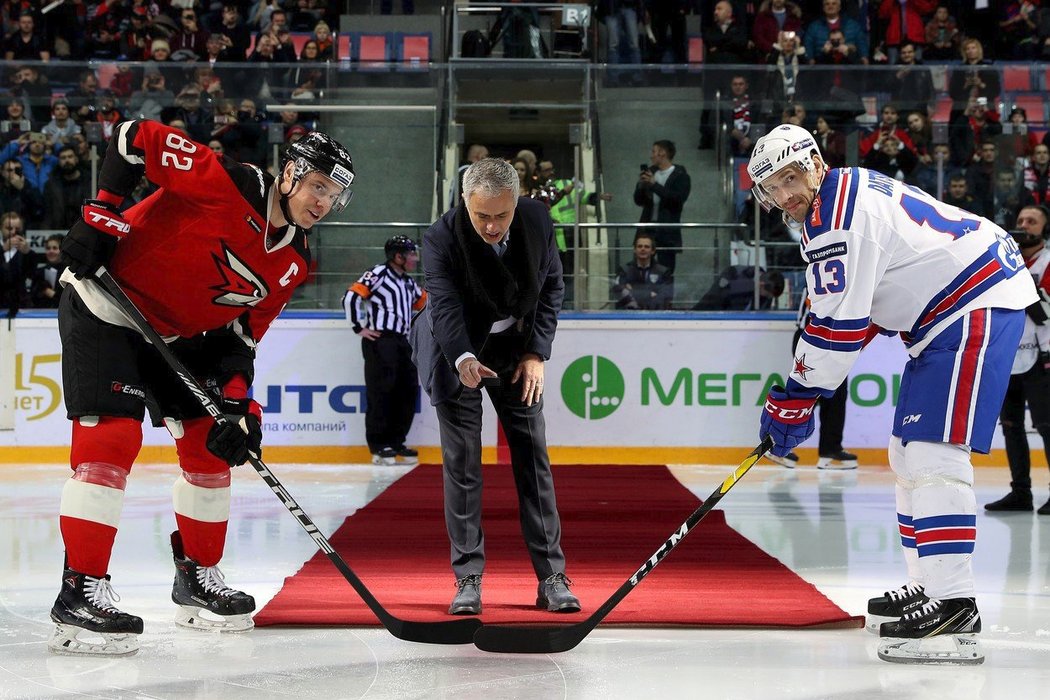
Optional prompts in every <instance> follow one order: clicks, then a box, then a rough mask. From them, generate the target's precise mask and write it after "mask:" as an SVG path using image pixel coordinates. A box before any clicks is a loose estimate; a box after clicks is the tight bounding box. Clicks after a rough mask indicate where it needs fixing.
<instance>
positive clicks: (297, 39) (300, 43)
mask: <svg viewBox="0 0 1050 700" xmlns="http://www.w3.org/2000/svg"><path fill="white" fill-rule="evenodd" d="M289 38H290V39H291V40H292V46H294V47H295V57H296V58H299V56H301V55H302V53H303V47H304V46H306V42H308V41H310V32H292V33H291V35H290V36H289Z"/></svg>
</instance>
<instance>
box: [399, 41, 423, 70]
mask: <svg viewBox="0 0 1050 700" xmlns="http://www.w3.org/2000/svg"><path fill="white" fill-rule="evenodd" d="M397 58H398V60H399V61H401V62H402V63H409V64H411V65H413V66H415V65H426V64H428V63H430V34H429V33H427V34H398V35H397Z"/></svg>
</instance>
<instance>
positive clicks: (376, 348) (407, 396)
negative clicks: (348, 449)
mask: <svg viewBox="0 0 1050 700" xmlns="http://www.w3.org/2000/svg"><path fill="white" fill-rule="evenodd" d="M361 352H362V354H364V357H365V400H366V401H367V403H368V407H367V409H366V410H365V440H366V441H367V442H368V449H369V450H370V451H371V452H373V453H375V452H378V451H379V450H381V449H383V448H384V447H392V448H394V449H395V450H396V449H397V448H398V447H401V446H402V445H404V444H405V436H407V435H408V430H409V428H411V427H412V419H413V417H415V412H416V402H417V399H418V397H419V379H418V375H417V373H416V366H415V365H414V364H412V348H411V346H410V345H409V344H408V338H406V337H405V336H404V335H402V334H401V333H396V332H393V331H384V332H383V334H382V335H381V336H379V337H378V338H376V339H375V340H366V339H364V338H362V339H361Z"/></svg>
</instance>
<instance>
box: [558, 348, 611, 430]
mask: <svg viewBox="0 0 1050 700" xmlns="http://www.w3.org/2000/svg"><path fill="white" fill-rule="evenodd" d="M623 388H624V382H623V373H621V372H620V368H619V367H617V366H616V365H615V364H613V362H612V360H610V359H609V358H607V357H602V356H601V355H586V356H584V357H581V358H579V359H578V360H575V361H574V362H573V363H572V364H570V365H569V366H568V367H566V368H565V374H563V375H562V377H561V398H562V400H563V401H564V402H565V406H566V407H567V408H568V409H569V410H570V411H572V412H573V413H574V414H576V415H577V416H579V417H580V418H583V419H585V420H599V419H601V418H605V417H606V416H608V415H610V414H612V412H613V411H615V410H616V409H617V408H619V407H620V404H621V403H623Z"/></svg>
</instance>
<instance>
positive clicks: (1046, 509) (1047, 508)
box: [1036, 501, 1050, 515]
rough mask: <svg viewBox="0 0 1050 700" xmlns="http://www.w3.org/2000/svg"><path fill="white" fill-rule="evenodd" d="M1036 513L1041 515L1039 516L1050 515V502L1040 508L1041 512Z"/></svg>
mask: <svg viewBox="0 0 1050 700" xmlns="http://www.w3.org/2000/svg"><path fill="white" fill-rule="evenodd" d="M1036 513H1039V515H1050V501H1047V502H1046V503H1044V504H1043V505H1041V506H1039V510H1037V511H1036Z"/></svg>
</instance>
